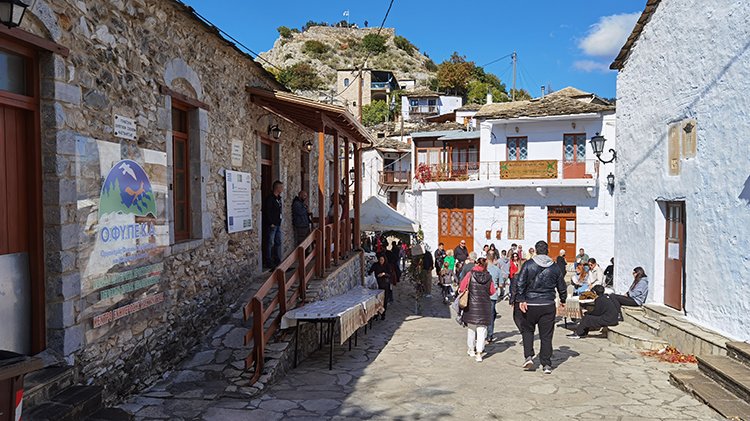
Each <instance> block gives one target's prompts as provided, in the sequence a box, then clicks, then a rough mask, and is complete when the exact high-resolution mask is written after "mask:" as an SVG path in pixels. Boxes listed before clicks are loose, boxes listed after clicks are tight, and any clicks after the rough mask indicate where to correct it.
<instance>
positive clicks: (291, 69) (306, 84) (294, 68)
mask: <svg viewBox="0 0 750 421" xmlns="http://www.w3.org/2000/svg"><path fill="white" fill-rule="evenodd" d="M276 79H278V81H279V83H281V84H282V85H284V86H286V87H287V88H289V89H291V90H293V91H309V90H313V89H318V88H319V87H320V86H321V85H322V84H323V81H322V80H321V79H320V78H319V77H318V72H317V71H316V70H315V69H314V68H313V67H312V66H311V65H309V64H308V63H297V64H293V65H291V66H288V67H286V68H284V69H283V70H282V71H281V72H279V74H278V75H277V76H276Z"/></svg>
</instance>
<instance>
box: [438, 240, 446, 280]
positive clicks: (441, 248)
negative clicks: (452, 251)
mask: <svg viewBox="0 0 750 421" xmlns="http://www.w3.org/2000/svg"><path fill="white" fill-rule="evenodd" d="M445 256H446V252H445V244H443V243H440V244H438V248H437V250H435V272H436V273H437V276H438V277H440V271H441V270H442V269H443V262H444V261H445Z"/></svg>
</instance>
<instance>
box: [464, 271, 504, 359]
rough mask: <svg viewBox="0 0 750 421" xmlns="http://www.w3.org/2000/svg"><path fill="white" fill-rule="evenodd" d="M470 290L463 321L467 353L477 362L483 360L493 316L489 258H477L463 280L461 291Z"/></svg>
mask: <svg viewBox="0 0 750 421" xmlns="http://www.w3.org/2000/svg"><path fill="white" fill-rule="evenodd" d="M467 289H468V291H469V305H468V306H466V308H464V309H463V314H462V315H461V321H462V322H463V323H464V324H466V327H467V328H468V331H467V333H466V335H467V336H466V345H467V347H468V350H467V353H468V354H469V356H470V357H474V358H475V359H476V361H477V362H480V361H482V353H483V352H484V342H485V340H486V339H487V327H488V326H489V324H490V322H491V318H492V308H491V306H492V301H491V300H490V297H491V296H492V294H494V293H495V285H494V283H493V282H492V276H491V275H490V274H489V272H487V259H485V258H483V257H482V258H479V259H477V264H476V265H475V266H474V268H473V269H471V271H470V272H469V273H468V274H466V277H465V278H464V279H463V280H462V281H461V285H460V286H459V289H458V290H459V293H461V292H463V291H466V290H467Z"/></svg>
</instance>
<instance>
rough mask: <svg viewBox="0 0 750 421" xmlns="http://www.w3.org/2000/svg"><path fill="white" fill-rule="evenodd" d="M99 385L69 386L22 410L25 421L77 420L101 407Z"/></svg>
mask: <svg viewBox="0 0 750 421" xmlns="http://www.w3.org/2000/svg"><path fill="white" fill-rule="evenodd" d="M102 390H103V389H102V387H101V386H82V385H77V386H70V387H67V388H66V389H65V390H63V391H62V392H60V393H58V394H56V395H55V396H53V397H52V398H51V399H50V400H49V401H47V402H43V403H41V404H39V405H36V406H34V407H33V408H30V409H29V410H28V411H24V412H23V418H24V419H25V420H27V421H47V420H49V421H53V420H54V421H69V420H70V421H77V420H82V419H86V418H87V417H89V416H90V415H93V414H94V413H95V412H97V411H99V410H100V409H101V408H102Z"/></svg>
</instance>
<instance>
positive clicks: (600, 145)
mask: <svg viewBox="0 0 750 421" xmlns="http://www.w3.org/2000/svg"><path fill="white" fill-rule="evenodd" d="M606 141H607V139H605V138H604V136H600V135H599V133H597V134H596V136H594V137H592V138H591V140H590V141H589V143H590V144H591V149H593V150H594V155H596V157H597V158H598V159H599V161H601V162H602V163H603V164H609V163H610V162H614V161H615V160H616V159H617V152H615V150H614V149H610V150H609V152H610V153H611V154H612V159H610V160H608V161H605V160H603V159H602V152H604V143H605V142H606Z"/></svg>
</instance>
